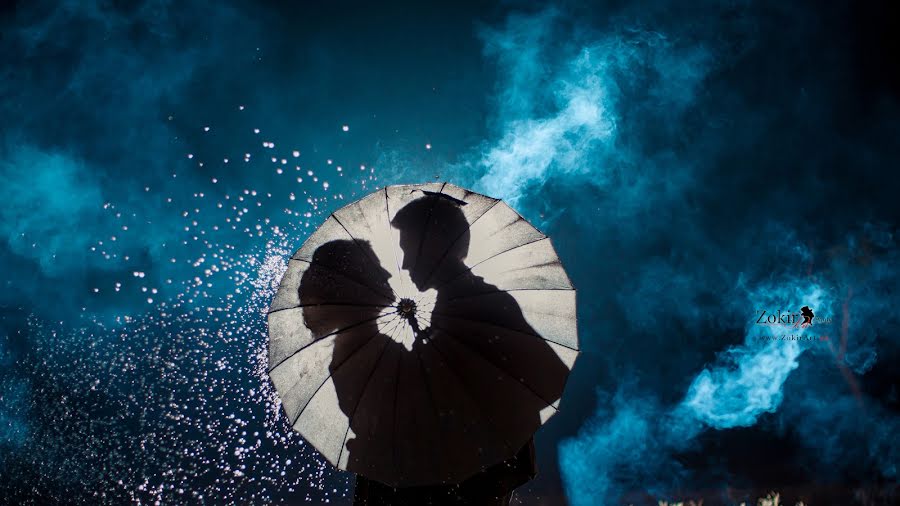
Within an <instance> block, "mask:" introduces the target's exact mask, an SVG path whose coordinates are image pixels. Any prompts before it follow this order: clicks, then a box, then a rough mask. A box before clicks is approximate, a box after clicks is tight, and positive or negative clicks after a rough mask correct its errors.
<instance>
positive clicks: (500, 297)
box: [268, 183, 578, 487]
mask: <svg viewBox="0 0 900 506" xmlns="http://www.w3.org/2000/svg"><path fill="white" fill-rule="evenodd" d="M268 325H269V349H268V352H269V353H268V360H269V365H268V367H269V376H270V379H271V381H272V383H273V384H274V386H275V389H276V390H277V392H278V395H279V397H280V399H281V402H282V406H283V408H284V412H285V415H286V416H287V419H288V421H289V423H290V424H291V426H292V427H293V428H294V430H296V431H297V432H299V433H300V434H301V435H302V436H303V437H304V438H305V439H306V440H307V441H308V442H309V443H310V444H312V445H313V446H314V447H315V448H316V449H317V450H318V451H319V452H320V453H321V454H322V455H323V456H324V457H325V458H326V459H327V460H328V461H329V462H330V463H331V464H333V465H334V466H336V467H338V468H339V469H344V470H349V471H352V472H356V473H359V474H361V475H363V476H365V477H367V478H370V479H374V480H378V481H380V482H382V483H385V484H388V485H391V486H395V487H396V486H404V487H406V486H417V485H430V484H441V483H445V484H446V483H459V482H461V481H463V480H465V479H466V478H467V477H470V476H472V475H473V474H474V473H477V472H478V471H480V470H483V469H486V468H488V467H489V466H492V465H495V464H497V463H499V462H501V461H504V460H505V459H508V458H511V457H513V456H514V455H516V453H517V451H519V450H520V449H521V448H522V447H523V445H525V444H526V443H528V441H529V440H530V438H531V437H532V435H533V434H534V432H535V431H536V430H537V429H538V428H540V426H541V425H542V424H543V423H544V422H546V421H547V419H548V418H549V417H551V416H553V414H555V413H556V411H557V410H558V409H559V400H560V397H561V396H562V392H563V388H564V386H565V381H566V378H567V377H568V374H569V371H570V370H571V368H572V366H573V365H574V362H575V359H576V357H577V355H578V336H577V329H576V316H575V289H574V287H573V286H572V283H571V282H570V280H569V278H568V276H567V275H566V273H565V270H564V269H563V267H562V265H561V263H560V261H559V258H558V257H557V255H556V252H555V250H554V248H553V246H552V244H551V243H550V239H549V238H547V237H546V236H545V235H543V234H542V233H541V232H539V231H538V230H537V229H536V228H535V227H534V226H532V225H531V224H529V223H528V222H527V221H526V220H525V219H524V218H522V217H521V216H520V215H519V214H518V213H516V212H515V211H514V210H513V209H512V208H510V207H509V206H508V205H506V204H505V203H504V202H502V201H501V200H498V199H494V198H490V197H487V196H484V195H481V194H478V193H474V192H471V191H468V190H465V189H463V188H460V187H458V186H454V185H452V184H449V183H430V184H421V185H395V186H388V187H385V188H383V189H380V190H377V191H375V192H374V193H372V194H370V195H368V196H366V197H365V198H363V199H361V200H359V201H357V202H354V203H352V204H350V205H347V206H346V207H343V208H341V209H339V210H338V211H335V212H334V213H333V214H332V215H331V216H329V217H328V219H326V220H325V222H324V223H323V224H322V225H321V226H320V227H319V228H318V229H317V230H316V231H315V232H314V233H313V234H312V235H311V236H309V238H308V239H307V240H306V241H305V242H304V243H303V245H302V246H301V247H300V249H299V250H297V252H296V253H295V254H294V255H293V256H292V257H291V259H290V261H289V263H288V268H287V271H286V272H285V274H284V277H283V279H282V280H281V284H280V286H279V288H278V291H277V292H276V294H275V297H274V299H273V301H272V304H271V306H270V309H269V313H268Z"/></svg>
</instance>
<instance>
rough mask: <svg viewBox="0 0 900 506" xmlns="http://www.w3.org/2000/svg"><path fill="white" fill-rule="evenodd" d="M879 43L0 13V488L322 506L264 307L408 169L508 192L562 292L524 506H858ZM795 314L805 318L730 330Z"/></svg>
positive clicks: (377, 14)
mask: <svg viewBox="0 0 900 506" xmlns="http://www.w3.org/2000/svg"><path fill="white" fill-rule="evenodd" d="M896 27H897V24H896V20H895V16H893V13H892V12H891V9H890V8H889V7H885V6H882V5H881V4H870V5H866V6H857V5H853V4H851V3H846V4H841V5H838V4H832V5H830V6H827V7H826V6H822V5H820V4H818V3H812V2H803V3H799V4H797V3H793V4H790V5H787V4H784V3H778V2H750V1H746V2H744V1H738V2H705V1H704V2H693V3H665V2H657V1H637V2H609V3H604V4H602V5H593V4H585V5H582V4H578V3H574V2H562V3H559V4H557V5H556V6H555V7H553V8H546V7H544V6H542V5H534V4H529V3H527V2H502V3H498V4H492V5H488V4H484V3H481V2H471V3H456V4H454V5H453V6H446V7H437V6H432V5H426V4H424V3H409V4H406V5H400V4H397V5H370V4H366V3H348V2H339V3H335V4H329V5H316V6H312V5H302V4H298V5H294V6H289V7H287V6H284V5H281V4H279V3H277V2H241V1H238V2H225V3H216V4H212V3H204V2H167V1H162V0H156V1H151V0H147V1H142V2H141V1H138V2H93V1H92V2H76V1H69V2H18V3H14V4H12V5H9V6H6V7H4V8H3V11H2V21H0V34H2V35H0V37H2V38H0V40H2V44H0V54H2V57H3V60H2V61H3V64H2V66H0V76H2V79H0V114H2V117H3V118H4V121H3V125H4V127H3V128H2V129H0V201H2V205H0V260H2V269H3V271H2V272H3V279H2V281H3V283H4V290H2V291H0V325H2V328H3V340H2V341H0V366H2V367H0V399H2V403H0V496H2V497H5V498H11V499H9V500H14V501H16V502H19V503H21V502H27V501H31V502H37V503H41V502H52V501H57V502H60V501H62V500H63V499H65V500H66V501H68V502H74V503H96V502H106V503H113V504H118V503H122V502H136V501H138V500H139V501H142V502H152V501H155V500H160V501H161V502H163V503H179V504H180V503H198V502H206V503H219V502H223V503H229V502H236V503H259V502H273V503H292V502H303V501H310V502H313V503H317V502H321V501H324V499H329V500H330V501H331V503H332V504H334V503H336V504H349V503H350V499H349V497H350V496H351V492H352V491H351V483H352V480H351V479H350V477H348V476H345V475H342V474H339V473H336V472H334V471H332V470H330V469H329V468H327V466H325V465H323V462H322V459H321V458H320V457H318V456H317V455H316V454H315V453H314V452H313V451H312V450H311V449H310V448H309V447H307V446H305V445H304V443H303V442H302V441H301V440H300V439H299V437H297V436H294V435H292V434H291V433H290V430H289V428H288V427H287V426H286V424H285V423H284V422H283V420H280V419H279V418H278V407H277V405H274V404H273V401H272V399H271V397H270V394H271V389H270V387H268V384H267V380H266V379H265V377H264V375H263V374H260V371H261V369H260V366H261V364H262V361H263V358H261V357H263V356H264V354H263V355H260V351H261V350H263V349H264V346H265V324H264V322H263V316H262V315H263V313H264V311H265V307H266V306H267V304H268V299H269V298H270V297H271V290H272V285H273V283H277V281H278V276H279V275H280V272H281V271H280V269H283V260H284V258H286V256H287V255H289V254H290V253H291V252H292V251H293V250H294V249H296V248H297V247H298V246H299V245H300V244H301V243H302V241H303V239H304V238H305V237H306V235H307V234H308V233H309V232H310V231H311V230H313V229H314V228H315V227H316V226H317V225H318V224H319V223H321V222H322V221H323V220H324V218H325V217H327V216H328V214H329V213H330V212H332V211H333V210H335V209H337V208H338V207H341V206H342V205H344V204H346V203H347V202H349V201H351V200H353V199H354V198H356V197H359V196H361V195H363V194H365V193H367V192H368V191H371V190H372V189H374V188H375V187H376V186H377V185H384V184H390V183H399V182H422V181H433V180H435V179H436V178H437V179H440V180H449V181H451V182H454V183H456V184H459V185H461V186H466V187H470V188H473V189H476V190H478V191H482V192H484V193H487V194H490V195H492V196H496V197H502V198H504V199H506V200H507V201H509V202H510V203H511V204H513V205H514V207H516V209H517V210H518V211H519V212H520V213H522V214H523V216H525V217H526V218H528V219H529V220H531V221H532V222H533V223H535V224H537V225H538V226H539V227H540V228H541V229H542V231H543V232H545V233H546V234H548V235H549V236H551V237H552V239H553V243H554V246H555V247H556V249H557V251H558V252H559V254H560V257H561V258H562V260H563V263H564V265H565V266H566V268H567V271H568V273H569V276H570V277H571V278H572V281H573V283H574V284H575V286H576V288H577V289H578V301H579V308H578V310H579V321H578V324H579V331H580V336H581V342H582V347H583V352H582V355H581V356H580V358H579V361H578V363H577V366H576V368H575V370H574V371H573V373H572V375H571V377H570V379H569V383H568V386H567V393H566V396H565V397H564V398H563V400H562V411H561V412H560V414H559V415H557V416H555V417H554V418H553V419H552V420H551V421H550V422H549V423H548V424H547V426H545V427H544V428H543V429H541V431H540V432H539V434H538V436H537V446H538V454H539V459H540V461H539V468H540V474H539V476H538V478H537V479H536V480H535V481H534V482H532V483H531V484H529V485H527V486H526V487H523V489H522V490H520V491H519V492H518V497H519V498H520V500H521V502H522V503H523V504H562V503H563V502H565V501H567V502H568V503H569V504H573V505H593V504H598V505H603V504H619V503H620V502H623V501H628V502H630V503H633V504H644V503H647V504H656V503H655V500H656V499H665V500H687V499H696V498H699V497H700V496H702V497H704V498H705V499H706V501H705V502H706V503H707V504H716V503H725V504H731V503H739V502H741V501H746V502H747V503H748V504H749V503H752V502H754V501H755V498H756V497H757V496H758V495H760V494H765V493H766V492H768V491H769V490H785V491H787V492H786V494H789V493H790V492H789V491H801V492H799V493H802V492H803V491H813V492H814V491H815V490H816V489H817V487H818V488H822V489H825V488H827V489H828V490H829V491H832V492H833V491H837V492H834V493H841V494H846V496H847V497H851V498H852V497H856V498H857V499H858V498H859V497H861V495H860V494H863V495H865V494H869V496H872V495H873V494H874V495H877V494H882V496H878V497H876V499H877V500H883V501H884V503H885V504H888V503H890V500H891V497H893V498H895V497H896V493H897V492H896V485H895V484H896V480H897V473H898V469H897V463H898V460H900V451H898V445H897V440H896V437H895V434H896V433H897V430H898V424H900V418H898V409H900V405H898V398H897V391H896V385H897V380H898V376H897V372H896V367H895V364H896V363H897V360H898V357H900V348H898V344H900V340H898V338H897V336H898V330H900V328H898V319H897V311H896V308H897V307H898V304H900V299H898V296H897V293H896V288H895V287H896V286H897V285H898V282H900V279H898V278H900V273H898V270H897V269H898V267H897V266H898V245H897V232H898V230H897V225H898V217H900V206H897V204H896V195H897V194H898V189H900V185H898V182H900V181H898V176H897V174H896V170H894V169H895V167H897V166H898V163H900V144H898V143H897V142H896V132H897V131H898V127H900V110H898V98H900V91H898V90H900V78H898V75H900V69H898V66H897V61H900V60H898V59H897V58H895V56H896V47H897V44H896V42H895V41H894V39H892V38H891V37H892V36H893V35H892V34H894V33H896V32H897V31H896V30H894V28H896ZM344 126H346V127H347V128H346V130H345V129H344V128H343V127H344ZM207 128H208V129H207ZM255 129H259V132H256V131H255ZM270 143H272V144H273V146H272V147H270ZM295 151H296V155H295ZM273 159H274V160H273ZM226 160H227V161H226ZM338 168H340V170H338ZM326 182H327V183H328V186H327V187H326V186H325V183H326ZM238 220H240V221H238ZM803 305H807V306H809V307H812V308H813V309H814V310H815V312H816V315H817V316H818V317H819V318H821V319H823V320H820V321H824V318H830V319H831V321H830V322H829V323H822V324H820V325H814V326H812V327H809V328H804V329H799V328H789V329H781V328H776V329H773V328H771V327H765V326H760V325H758V324H756V319H757V317H758V315H759V311H760V310H764V309H765V310H769V311H778V310H787V311H795V312H796V311H799V309H800V307H801V306H803ZM784 333H794V334H801V335H810V336H814V337H816V338H818V337H822V336H826V337H827V338H828V339H808V340H792V341H777V340H767V339H766V338H767V337H770V336H771V335H773V334H784ZM873 490H874V491H877V492H873ZM860 491H862V492H860ZM794 493H798V492H794ZM890 494H894V495H893V496H890ZM867 497H868V496H867ZM876 499H872V501H873V502H872V503H873V504H880V503H879V502H877V501H876ZM848 500H849V499H848ZM820 502H821V501H820ZM811 504H817V503H816V502H812V503H811Z"/></svg>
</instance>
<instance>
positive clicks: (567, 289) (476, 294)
mask: <svg viewBox="0 0 900 506" xmlns="http://www.w3.org/2000/svg"><path fill="white" fill-rule="evenodd" d="M574 291H575V289H574V288H508V289H506V290H501V289H499V288H498V289H496V290H492V291H490V292H478V293H469V294H466V295H457V296H456V297H451V298H449V299H447V300H446V301H445V302H446V303H448V304H449V303H450V302H453V301H454V300H461V299H471V298H472V297H481V296H482V295H490V294H492V293H507V292H574Z"/></svg>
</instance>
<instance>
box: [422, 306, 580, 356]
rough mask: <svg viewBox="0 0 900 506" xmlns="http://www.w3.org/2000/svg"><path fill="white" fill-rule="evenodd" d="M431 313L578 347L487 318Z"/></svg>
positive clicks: (576, 349) (566, 346)
mask: <svg viewBox="0 0 900 506" xmlns="http://www.w3.org/2000/svg"><path fill="white" fill-rule="evenodd" d="M432 314H436V315H438V316H443V317H444V318H455V319H457V320H464V321H467V322H472V323H478V324H482V325H484V324H487V325H491V326H493V327H499V328H501V329H506V330H509V331H512V332H518V333H520V334H522V335H525V336H531V337H536V338H538V339H540V340H542V341H549V342H551V343H553V344H558V345H560V346H562V347H563V348H568V349H570V350H572V351H579V350H578V348H573V347H571V346H568V345H565V344H562V343H559V342H556V341H552V340H550V339H546V338H544V337H543V336H541V335H538V334H532V333H531V332H526V331H523V330H519V329H514V328H510V327H504V326H503V325H497V324H496V323H494V322H491V321H488V320H477V319H474V318H464V317H462V316H457V315H452V314H447V313H438V312H432Z"/></svg>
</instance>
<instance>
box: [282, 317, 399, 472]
mask: <svg viewBox="0 0 900 506" xmlns="http://www.w3.org/2000/svg"><path fill="white" fill-rule="evenodd" d="M396 318H397V317H396V316H395V317H394V318H393V319H392V320H391V321H394V319H396ZM380 333H381V332H380V330H376V331H375V333H374V334H372V336H376V335H378V334H380ZM369 339H370V340H371V339H372V338H371V337H369ZM365 346H366V345H365V344H363V345H361V346H360V347H359V348H357V349H355V350H353V352H352V353H350V355H349V356H348V357H347V358H345V359H344V361H343V362H341V363H340V364H338V365H337V366H336V367H335V368H334V370H333V371H329V373H328V375H327V376H325V379H323V380H322V383H320V384H319V386H318V387H316V390H315V391H314V392H313V394H312V395H310V396H309V400H307V401H306V404H304V405H303V407H302V408H301V409H300V411H298V412H297V416H296V417H295V418H294V419H293V420H291V427H293V426H294V424H295V423H297V420H299V419H300V415H302V414H303V412H304V411H306V408H307V407H309V403H310V402H312V400H313V398H315V396H316V395H317V394H318V393H319V390H321V389H322V387H323V386H324V385H325V383H328V379H329V378H331V377H332V376H334V373H335V372H337V370H338V369H340V368H341V366H342V365H344V364H346V363H347V361H348V360H350V359H351V358H352V357H353V355H355V354H356V353H357V352H358V351H359V350H361V349H363V348H364V347H365ZM347 427H349V425H348V426H347ZM338 458H340V455H338ZM338 462H340V461H338Z"/></svg>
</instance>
